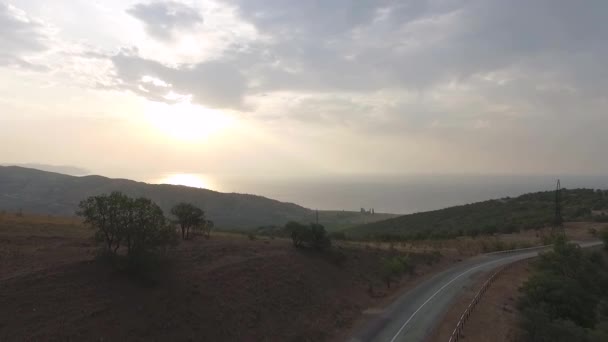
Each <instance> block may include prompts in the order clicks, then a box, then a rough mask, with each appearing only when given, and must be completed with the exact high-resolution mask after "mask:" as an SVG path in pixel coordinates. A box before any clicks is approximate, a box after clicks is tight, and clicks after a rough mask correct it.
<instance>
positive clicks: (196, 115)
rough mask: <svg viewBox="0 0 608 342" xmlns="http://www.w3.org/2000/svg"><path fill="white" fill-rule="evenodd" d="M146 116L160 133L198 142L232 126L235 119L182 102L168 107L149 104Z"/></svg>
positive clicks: (145, 112)
mask: <svg viewBox="0 0 608 342" xmlns="http://www.w3.org/2000/svg"><path fill="white" fill-rule="evenodd" d="M144 114H145V116H146V118H147V119H148V121H149V122H150V123H151V125H152V126H153V127H154V128H155V129H157V130H158V131H160V132H162V133H164V134H165V135H168V136H170V137H171V138H174V139H177V140H185V141H196V140H202V139H205V138H208V137H209V136H211V135H213V134H215V133H218V132H220V131H222V130H224V129H226V128H227V127H228V126H230V125H231V124H232V121H233V119H232V118H231V117H229V116H227V115H225V114H223V113H221V112H219V111H215V110H212V109H209V108H205V107H202V106H198V105H193V104H191V103H189V102H181V103H178V104H174V105H168V104H165V103H158V102H147V103H146V106H145V110H144Z"/></svg>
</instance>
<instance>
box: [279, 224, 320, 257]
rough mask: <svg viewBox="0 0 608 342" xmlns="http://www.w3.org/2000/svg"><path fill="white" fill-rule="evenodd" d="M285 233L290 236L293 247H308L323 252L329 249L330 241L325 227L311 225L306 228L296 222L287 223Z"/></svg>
mask: <svg viewBox="0 0 608 342" xmlns="http://www.w3.org/2000/svg"><path fill="white" fill-rule="evenodd" d="M285 231H287V233H288V234H289V235H290V236H291V240H292V241H293V245H294V247H304V246H308V247H311V248H314V249H317V250H325V249H328V248H330V247H331V240H330V239H329V236H328V235H327V232H326V231H325V227H323V226H322V225H320V224H315V223H312V224H310V225H308V226H306V225H303V224H301V223H298V222H293V221H292V222H288V223H287V224H286V225H285Z"/></svg>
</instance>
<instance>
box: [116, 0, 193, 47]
mask: <svg viewBox="0 0 608 342" xmlns="http://www.w3.org/2000/svg"><path fill="white" fill-rule="evenodd" d="M127 13H128V14H130V15H132V16H133V17H135V18H137V19H138V20H140V21H141V22H142V23H144V25H145V28H146V32H147V33H148V34H149V35H151V36H152V37H154V38H156V39H159V40H163V41H167V40H171V39H173V38H174V37H175V35H177V34H178V33H179V32H183V31H189V30H192V29H194V28H196V27H197V26H198V25H200V24H202V23H203V17H202V15H201V14H200V13H199V11H198V10H197V9H196V8H194V7H190V6H188V5H185V4H182V3H179V2H176V1H157V2H150V3H139V4H137V5H135V6H133V7H131V8H129V9H128V10H127Z"/></svg>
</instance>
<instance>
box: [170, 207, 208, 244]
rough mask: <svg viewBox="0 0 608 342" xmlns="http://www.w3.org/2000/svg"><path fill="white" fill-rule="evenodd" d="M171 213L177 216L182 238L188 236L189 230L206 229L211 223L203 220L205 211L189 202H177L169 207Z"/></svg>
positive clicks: (187, 237)
mask: <svg viewBox="0 0 608 342" xmlns="http://www.w3.org/2000/svg"><path fill="white" fill-rule="evenodd" d="M171 214H172V215H173V216H175V217H176V218H177V223H178V224H179V227H180V228H181V230H182V239H183V240H187V239H189V238H190V230H200V231H207V228H206V227H207V226H210V225H212V224H213V223H209V222H210V221H207V220H205V212H204V211H203V210H202V209H200V208H198V207H196V206H194V205H193V204H190V203H183V202H182V203H179V204H177V205H175V206H174V207H173V208H172V209H171Z"/></svg>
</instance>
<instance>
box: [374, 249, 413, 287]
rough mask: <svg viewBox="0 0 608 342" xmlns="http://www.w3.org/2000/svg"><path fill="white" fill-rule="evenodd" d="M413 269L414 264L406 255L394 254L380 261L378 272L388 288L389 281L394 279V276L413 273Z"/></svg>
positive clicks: (389, 285)
mask: <svg viewBox="0 0 608 342" xmlns="http://www.w3.org/2000/svg"><path fill="white" fill-rule="evenodd" d="M414 270H415V266H414V265H413V264H412V263H411V261H410V258H409V257H408V256H394V257H390V258H386V259H384V260H383V261H382V265H381V267H380V273H381V276H382V278H383V279H384V282H385V283H386V287H387V288H390V287H391V283H392V282H393V281H394V280H395V278H399V277H401V276H402V275H403V274H405V273H408V274H410V275H411V274H413V273H414Z"/></svg>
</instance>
